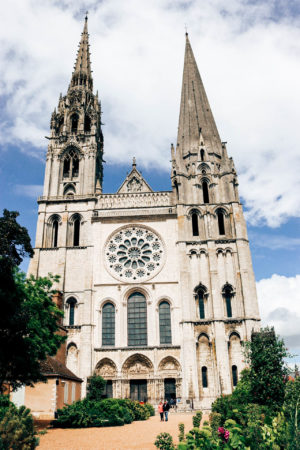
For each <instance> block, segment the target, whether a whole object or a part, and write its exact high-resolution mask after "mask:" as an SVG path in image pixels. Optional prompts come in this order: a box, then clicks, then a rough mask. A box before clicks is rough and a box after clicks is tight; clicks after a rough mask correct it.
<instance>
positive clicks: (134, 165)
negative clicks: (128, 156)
mask: <svg viewBox="0 0 300 450" xmlns="http://www.w3.org/2000/svg"><path fill="white" fill-rule="evenodd" d="M132 167H136V159H135V156H134V157H133V158H132Z"/></svg>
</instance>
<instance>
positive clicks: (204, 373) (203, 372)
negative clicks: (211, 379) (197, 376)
mask: <svg viewBox="0 0 300 450" xmlns="http://www.w3.org/2000/svg"><path fill="white" fill-rule="evenodd" d="M201 375H202V386H203V387H204V388H207V387H208V380H207V367H205V366H203V367H201Z"/></svg>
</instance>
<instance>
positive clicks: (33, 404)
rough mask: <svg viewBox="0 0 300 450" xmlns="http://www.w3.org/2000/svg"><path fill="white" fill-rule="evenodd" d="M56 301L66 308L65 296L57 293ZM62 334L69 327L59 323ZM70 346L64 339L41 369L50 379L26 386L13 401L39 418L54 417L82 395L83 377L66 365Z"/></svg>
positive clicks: (13, 394) (16, 394) (14, 394)
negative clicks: (63, 304) (63, 300)
mask: <svg viewBox="0 0 300 450" xmlns="http://www.w3.org/2000/svg"><path fill="white" fill-rule="evenodd" d="M53 301H54V303H56V305H57V306H58V307H59V308H62V295H61V293H57V294H56V295H55V296H54V298H53ZM58 333H59V334H60V335H63V336H65V335H67V329H66V328H65V327H63V326H62V325H60V326H59V331H58ZM66 354H67V348H66V343H65V342H64V343H63V344H62V345H61V346H60V348H59V349H58V351H57V353H56V355H55V356H54V357H51V356H48V357H47V359H46V360H45V361H42V362H41V364H40V365H41V372H42V374H43V375H44V376H45V377H46V378H47V382H46V383H44V382H39V383H36V384H35V385H34V386H33V387H31V386H22V387H21V388H20V389H18V390H17V391H16V392H13V393H12V394H11V400H12V401H13V402H14V403H15V404H16V405H17V406H21V405H25V406H26V407H27V408H30V409H31V413H32V415H33V416H34V418H35V419H36V420H39V421H44V420H45V421H47V420H52V419H54V418H55V416H56V412H57V410H58V409H60V408H63V407H64V406H65V405H68V404H70V403H73V402H74V401H76V400H80V398H81V383H82V381H83V380H82V379H81V378H79V377H78V376H77V375H75V374H74V373H73V372H71V370H70V369H68V368H67V366H66Z"/></svg>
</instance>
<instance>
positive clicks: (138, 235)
mask: <svg viewBox="0 0 300 450" xmlns="http://www.w3.org/2000/svg"><path fill="white" fill-rule="evenodd" d="M105 260H106V266H107V268H108V270H109V272H110V273H111V274H112V275H113V276H114V277H115V278H118V279H120V280H124V281H126V282H128V281H129V282H137V281H143V280H145V279H147V278H150V277H153V276H154V275H156V274H157V273H158V272H159V270H160V269H161V268H162V265H163V260H164V246H163V242H162V240H161V238H160V237H159V236H158V235H157V234H156V233H154V232H153V231H152V230H149V229H147V228H146V227H142V226H137V227H135V226H129V227H126V228H122V229H121V230H119V231H117V232H116V233H114V234H113V235H112V236H110V238H109V239H108V241H107V243H106V247H105Z"/></svg>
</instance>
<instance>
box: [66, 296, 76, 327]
mask: <svg viewBox="0 0 300 450" xmlns="http://www.w3.org/2000/svg"><path fill="white" fill-rule="evenodd" d="M67 303H68V305H69V325H70V326H72V325H74V323H75V306H76V303H77V300H76V299H75V298H74V297H70V298H68V300H67Z"/></svg>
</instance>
